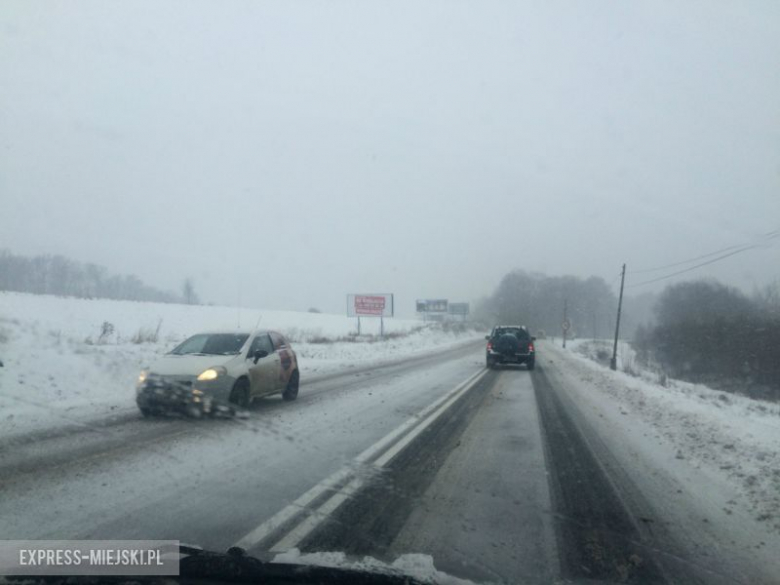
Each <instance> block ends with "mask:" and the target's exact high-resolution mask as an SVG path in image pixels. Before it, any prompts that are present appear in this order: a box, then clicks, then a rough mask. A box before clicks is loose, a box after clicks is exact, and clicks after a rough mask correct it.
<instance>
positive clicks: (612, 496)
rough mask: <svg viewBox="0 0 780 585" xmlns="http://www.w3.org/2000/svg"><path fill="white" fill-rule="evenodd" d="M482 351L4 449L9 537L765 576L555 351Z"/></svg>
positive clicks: (547, 571) (485, 569)
mask: <svg viewBox="0 0 780 585" xmlns="http://www.w3.org/2000/svg"><path fill="white" fill-rule="evenodd" d="M482 352H483V350H482V347H481V344H479V345H477V344H474V345H468V346H463V347H460V348H456V349H453V350H450V351H448V352H447V353H445V354H442V353H440V354H436V355H431V356H428V357H422V358H421V357H417V358H415V359H412V360H407V361H405V362H402V363H397V364H393V365H386V366H383V367H374V368H371V369H365V370H361V371H355V372H345V373H343V374H341V375H332V376H328V377H327V378H321V379H319V380H318V381H313V382H310V383H308V384H305V385H304V386H302V389H301V394H300V398H299V400H298V401H297V402H295V403H284V402H282V401H281V399H267V400H264V401H262V402H260V403H259V404H256V405H254V406H253V408H252V411H251V416H250V417H249V419H248V420H221V421H220V420H214V421H211V420H205V421H187V420H179V419H169V420H159V419H157V420H145V419H142V418H140V417H139V418H134V419H130V420H121V421H118V422H116V423H115V424H107V425H104V426H100V427H94V428H91V429H82V430H74V429H70V430H68V431H63V433H61V434H59V435H54V434H53V435H51V436H49V437H41V436H39V437H37V440H34V441H30V442H27V443H19V442H14V443H13V444H8V443H7V444H5V445H0V494H2V498H0V518H2V522H0V539H21V538H27V539H46V538H51V539H55V538H71V539H90V538H106V539H151V538H155V539H157V538H159V539H177V540H181V541H183V542H188V543H196V544H199V545H201V546H203V547H205V548H209V549H215V550H225V549H226V548H227V547H229V546H231V545H240V546H243V547H245V548H247V549H248V550H249V551H250V553H251V554H253V555H257V556H261V557H263V558H269V559H270V558H274V557H275V556H276V554H278V553H280V552H282V551H285V550H289V549H293V548H295V549H300V550H302V551H304V552H317V551H342V552H345V553H347V555H350V558H352V556H354V557H355V558H358V557H362V556H363V555H370V556H373V557H377V558H381V559H386V560H392V559H394V558H396V557H398V556H399V555H403V554H407V553H422V554H427V555H431V556H432V557H433V559H434V562H435V564H436V567H437V568H438V569H439V570H443V571H445V572H448V573H450V574H453V575H457V576H459V577H463V578H468V579H472V580H474V581H477V582H482V581H490V582H505V583H549V582H551V581H553V580H555V579H557V578H559V577H561V576H562V577H567V578H573V579H580V578H586V577H588V578H596V579H600V580H603V581H606V582H622V581H624V580H626V579H628V580H629V581H633V582H642V583H645V582H647V583H665V582H684V583H696V582H701V583H721V582H722V583H733V582H771V581H770V580H767V575H769V573H768V572H767V567H766V564H765V563H764V564H763V565H762V564H761V562H758V563H756V564H755V566H753V567H752V568H751V567H750V566H749V563H745V562H744V561H745V559H746V558H748V557H743V558H742V559H740V558H736V559H733V560H734V562H731V559H725V558H718V559H716V561H717V562H710V563H708V562H707V554H706V551H705V552H703V551H702V550H695V548H692V547H691V546H690V539H691V533H692V531H695V527H694V528H691V522H690V521H686V520H684V519H680V518H679V517H672V516H670V515H671V514H672V513H673V512H671V511H669V510H668V509H667V508H668V506H667V504H666V502H665V501H659V499H660V500H663V499H664V496H663V494H662V493H659V492H658V490H657V489H654V488H653V486H652V485H651V481H652V480H651V479H648V478H647V477H645V475H651V474H650V473H649V472H648V473H647V474H645V475H643V474H633V473H627V468H626V466H625V462H623V464H621V462H620V461H618V460H616V459H615V458H614V452H616V451H618V449H617V445H611V444H610V441H618V440H620V439H619V437H610V436H606V435H605V434H604V433H601V434H600V433H599V429H598V427H597V426H594V425H593V424H592V421H591V422H590V423H589V422H588V420H587V417H585V416H584V415H583V413H582V412H580V408H579V407H578V406H577V404H576V403H575V402H574V401H573V400H572V394H571V391H570V390H571V389H570V388H567V387H566V386H567V384H568V382H567V381H566V380H565V379H564V377H563V375H562V373H563V372H564V371H565V369H566V368H565V364H562V363H561V359H560V354H556V353H555V352H549V354H545V353H544V350H543V351H542V352H541V354H540V356H539V357H538V361H537V363H538V367H537V371H536V372H533V373H531V372H528V371H527V370H525V369H524V368H506V369H503V370H500V371H488V370H485V369H484V355H483V353H482ZM640 467H641V466H640ZM643 469H646V467H643ZM656 481H657V480H656ZM664 513H666V514H667V517H666V518H664V517H663V514H664ZM708 538H710V539H712V538H713V537H712V536H711V535H710V536H708ZM724 538H725V537H724ZM713 542H715V541H713ZM715 544H717V542H715ZM710 560H712V559H710ZM769 569H771V567H769ZM750 571H753V572H752V573H750Z"/></svg>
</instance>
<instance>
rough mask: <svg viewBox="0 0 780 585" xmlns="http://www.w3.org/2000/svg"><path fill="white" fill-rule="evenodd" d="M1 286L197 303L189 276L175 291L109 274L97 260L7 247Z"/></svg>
mask: <svg viewBox="0 0 780 585" xmlns="http://www.w3.org/2000/svg"><path fill="white" fill-rule="evenodd" d="M0 290H3V291H13V292H24V293H32V294H49V295H59V296H70V297H77V298H83V299H114V300H129V301H149V302H157V303H182V302H185V303H189V304H197V303H198V297H197V295H196V294H195V290H194V285H193V283H192V279H189V278H188V279H186V280H185V281H184V285H183V287H182V294H181V295H178V294H176V293H172V292H168V291H164V290H160V289H158V288H155V287H153V286H149V285H147V284H145V283H144V282H143V281H141V279H140V278H138V277H137V276H134V275H116V274H111V273H109V271H108V269H107V268H105V267H104V266H99V265H97V264H91V263H82V262H76V261H74V260H70V259H68V258H65V257H64V256H59V255H40V256H34V257H27V256H20V255H17V254H12V253H10V252H9V251H7V250H4V251H0Z"/></svg>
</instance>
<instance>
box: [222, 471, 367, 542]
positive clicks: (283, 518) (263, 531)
mask: <svg viewBox="0 0 780 585" xmlns="http://www.w3.org/2000/svg"><path fill="white" fill-rule="evenodd" d="M351 473H352V470H351V469H350V468H348V467H344V468H342V469H339V470H338V471H337V472H336V473H334V474H333V475H331V476H329V477H328V478H326V479H325V480H323V481H321V482H320V483H318V484H317V485H315V486H314V487H312V488H311V489H310V490H309V491H307V492H306V493H304V494H303V495H301V496H300V497H299V498H298V499H296V500H295V501H294V502H292V503H291V504H289V505H287V506H285V507H284V508H282V509H281V510H279V512H277V513H276V514H274V515H273V516H271V517H270V518H269V519H268V520H266V521H265V522H263V523H262V524H260V525H259V526H258V527H257V528H255V529H254V530H252V532H250V533H249V534H247V535H246V536H244V537H243V538H242V539H241V540H239V541H238V542H236V544H235V546H240V547H241V548H244V549H250V548H252V547H253V546H255V545H256V544H257V543H259V542H260V541H262V540H263V539H264V538H266V537H267V536H268V535H269V534H271V533H272V532H273V531H274V530H276V529H277V528H279V527H280V526H282V525H283V524H284V523H285V522H287V521H289V520H291V519H292V518H294V517H295V516H296V515H298V514H300V513H301V511H302V510H305V509H306V508H307V507H308V506H309V504H311V503H312V502H313V501H314V500H316V499H317V498H318V497H320V496H321V495H322V494H323V493H325V492H326V491H328V490H331V489H334V488H335V486H336V485H338V484H339V483H341V482H342V481H345V480H346V479H347V478H348V477H349V476H350V475H351Z"/></svg>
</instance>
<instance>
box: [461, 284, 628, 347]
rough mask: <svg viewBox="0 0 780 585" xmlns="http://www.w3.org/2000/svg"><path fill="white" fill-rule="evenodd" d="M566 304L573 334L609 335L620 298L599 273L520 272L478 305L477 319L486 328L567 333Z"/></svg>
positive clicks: (583, 335)
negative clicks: (563, 329)
mask: <svg viewBox="0 0 780 585" xmlns="http://www.w3.org/2000/svg"><path fill="white" fill-rule="evenodd" d="M564 305H566V317H567V320H568V321H569V324H570V331H571V334H572V335H578V336H581V337H594V338H604V337H608V336H609V335H610V334H611V331H612V330H613V328H614V323H615V311H616V309H617V298H616V296H615V294H614V293H613V292H612V290H611V289H610V286H609V285H608V284H607V282H606V281H605V280H604V279H603V278H600V277H598V276H591V277H590V278H584V279H583V278H578V277H576V276H547V275H545V274H541V273H536V272H526V271H523V270H515V271H512V272H510V273H509V274H507V275H506V276H504V278H502V279H501V282H500V283H499V285H498V287H497V288H496V290H495V292H494V293H493V294H492V295H491V296H489V297H487V298H485V299H482V300H481V301H480V302H478V303H477V304H476V307H475V310H474V315H473V316H474V318H475V319H477V320H478V321H480V322H482V323H483V324H484V325H486V326H492V325H496V324H516V325H525V326H526V327H528V329H529V330H530V331H531V332H532V333H534V334H539V333H545V334H546V335H548V336H549V335H555V336H559V335H561V325H562V323H563V318H564V317H563V315H564Z"/></svg>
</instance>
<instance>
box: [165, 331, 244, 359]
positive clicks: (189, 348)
mask: <svg viewBox="0 0 780 585" xmlns="http://www.w3.org/2000/svg"><path fill="white" fill-rule="evenodd" d="M248 338H249V335H246V334H235V333H209V334H200V335H193V336H192V337H190V338H189V339H187V340H186V341H184V342H183V343H181V344H180V345H177V346H176V347H175V348H174V349H172V350H171V354H173V355H190V354H198V355H232V354H237V353H239V352H240V351H241V348H242V347H243V346H244V343H246V340H247V339H248Z"/></svg>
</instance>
